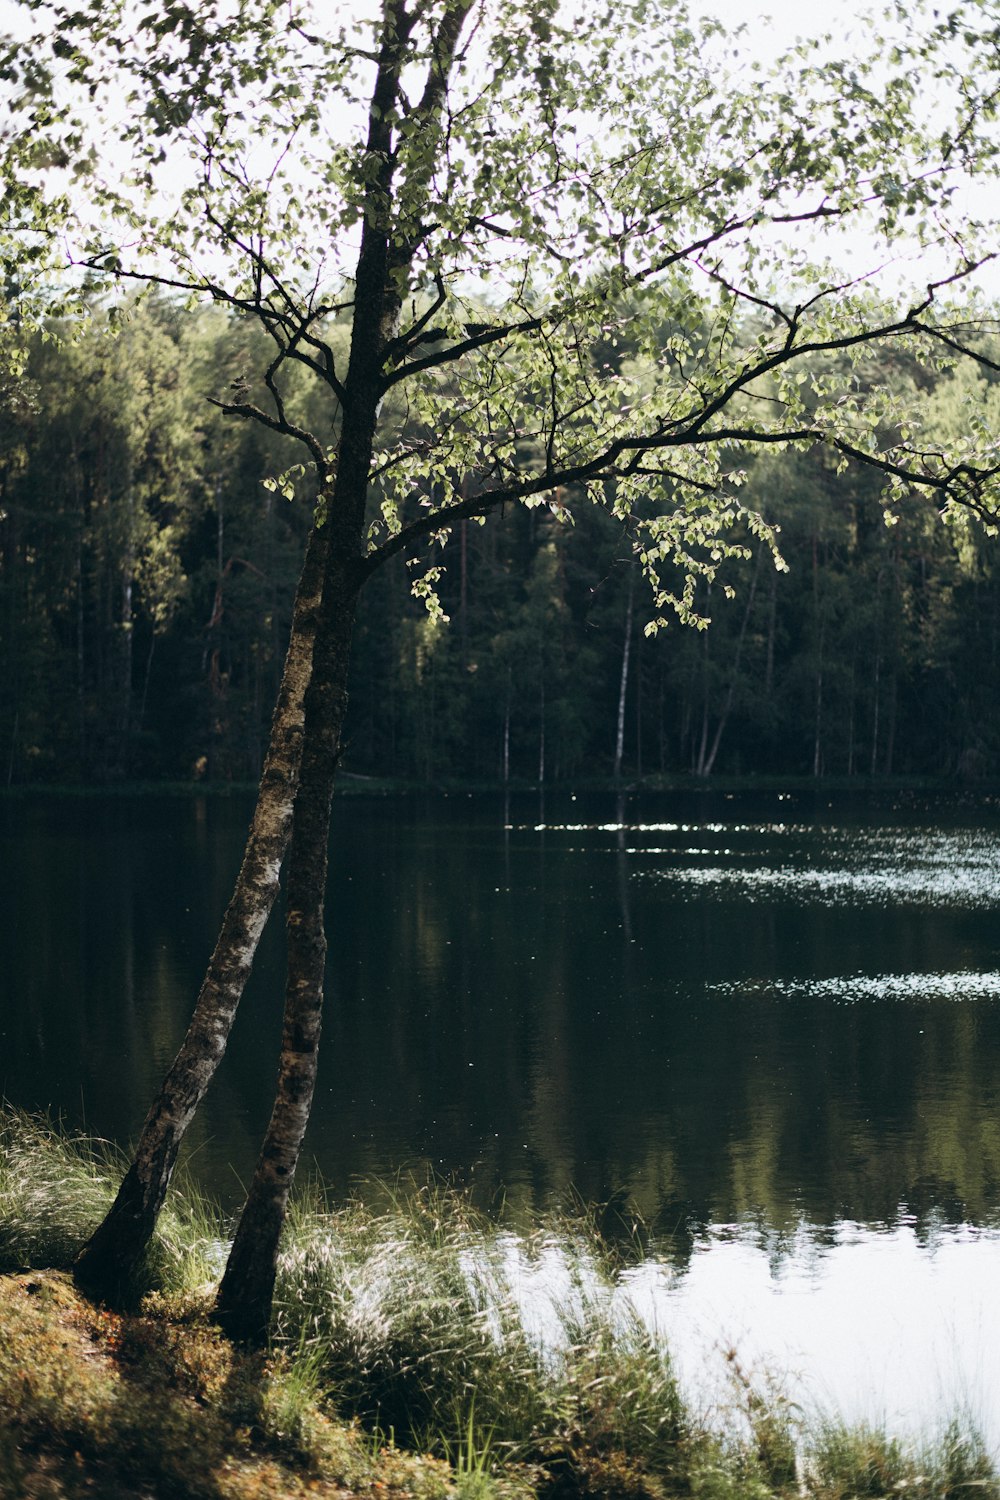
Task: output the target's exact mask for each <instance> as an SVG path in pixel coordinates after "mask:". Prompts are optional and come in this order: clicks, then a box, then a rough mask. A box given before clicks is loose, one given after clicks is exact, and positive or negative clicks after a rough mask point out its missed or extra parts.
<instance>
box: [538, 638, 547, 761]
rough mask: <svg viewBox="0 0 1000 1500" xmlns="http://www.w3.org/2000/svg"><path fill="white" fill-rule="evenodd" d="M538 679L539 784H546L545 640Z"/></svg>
mask: <svg viewBox="0 0 1000 1500" xmlns="http://www.w3.org/2000/svg"><path fill="white" fill-rule="evenodd" d="M540 667H541V672H540V675H539V679H538V785H539V786H544V785H545V647H544V642H543V646H542V652H541V662H540Z"/></svg>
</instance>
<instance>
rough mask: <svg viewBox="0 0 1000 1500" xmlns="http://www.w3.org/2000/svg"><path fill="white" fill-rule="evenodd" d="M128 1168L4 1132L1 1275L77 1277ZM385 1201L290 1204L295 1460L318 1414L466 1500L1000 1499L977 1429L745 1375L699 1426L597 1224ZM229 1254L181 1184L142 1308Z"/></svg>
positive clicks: (282, 1401) (65, 1139)
mask: <svg viewBox="0 0 1000 1500" xmlns="http://www.w3.org/2000/svg"><path fill="white" fill-rule="evenodd" d="M123 1166H124V1163H123V1162H122V1161H121V1159H120V1158H119V1156H118V1154H117V1153H116V1152H114V1151H113V1150H112V1149H111V1148H109V1147H107V1146H103V1145H97V1146H95V1145H94V1144H93V1143H92V1142H88V1141H86V1140H84V1139H82V1138H78V1137H77V1138H75V1137H70V1136H67V1135H66V1134H65V1133H63V1132H62V1131H60V1130H59V1129H58V1128H56V1127H54V1126H53V1125H52V1124H51V1123H50V1122H47V1121H45V1120H39V1119H37V1118H28V1117H25V1116H23V1115H19V1114H16V1113H14V1112H12V1111H7V1112H6V1113H4V1114H2V1115H0V1271H3V1270H10V1269H17V1268H27V1267H31V1268H36V1269H37V1268H39V1267H40V1266H43V1265H56V1266H65V1265H68V1264H69V1263H70V1261H71V1259H72V1255H73V1253H74V1252H75V1250H76V1248H77V1247H78V1246H79V1244H81V1243H82V1242H83V1241H84V1240H85V1239H86V1237H87V1235H88V1234H89V1233H90V1232H91V1230H92V1229H93V1227H94V1226H95V1224H96V1223H97V1222H98V1221H99V1219H100V1217H101V1216H102V1215H103V1213H104V1212H105V1210H106V1208H107V1206H108V1205H109V1203H110V1202H111V1199H112V1196H113V1193H114V1191H115V1189H116V1186H117V1182H118V1180H119V1177H120V1173H121V1171H122V1169H123ZM373 1197H374V1198H375V1199H376V1200H381V1201H382V1203H383V1204H384V1205H385V1206H384V1207H382V1208H380V1209H377V1210H376V1209H373V1208H371V1207H368V1206H366V1205H365V1204H364V1203H362V1202H360V1201H355V1202H351V1203H348V1204H346V1205H345V1204H339V1205H331V1204H330V1202H328V1201H327V1199H326V1198H325V1196H324V1194H323V1192H322V1190H321V1189H320V1188H318V1187H315V1186H314V1187H312V1188H311V1189H308V1190H306V1191H304V1192H303V1193H301V1194H300V1195H299V1196H298V1197H297V1198H296V1200H295V1201H294V1203H293V1206H292V1210H291V1213H290V1216H289V1222H288V1225H287V1232H286V1236H285V1240H284V1244H283V1249H282V1253H281V1258H280V1264H279V1274H278V1283H277V1288H276V1297H275V1315H274V1323H273V1330H272V1337H273V1344H274V1350H275V1354H276V1356H280V1360H279V1366H280V1369H281V1371H282V1374H281V1380H280V1382H279V1383H277V1384H274V1385H273V1386H272V1387H271V1388H270V1390H269V1391H268V1392H267V1393H266V1395H265V1400H264V1406H263V1408H262V1410H264V1411H265V1412H266V1413H267V1417H268V1425H269V1427H270V1429H271V1430H272V1431H273V1432H275V1433H276V1434H278V1435H279V1436H280V1437H281V1438H282V1439H283V1440H284V1441H287V1442H291V1443H293V1444H294V1443H296V1442H299V1441H300V1439H301V1440H302V1441H303V1442H304V1441H305V1438H304V1434H305V1433H306V1432H307V1430H308V1429H309V1424H310V1422H311V1421H312V1418H311V1416H310V1413H311V1412H314V1411H315V1409H316V1405H317V1402H320V1403H322V1404H323V1405H324V1406H325V1407H326V1409H327V1410H335V1411H336V1413H337V1414H338V1415H340V1416H342V1417H344V1418H347V1419H355V1418H357V1419H360V1421H361V1422H362V1423H363V1424H364V1425H365V1426H366V1427H367V1429H368V1430H369V1432H371V1433H373V1434H375V1435H376V1436H375V1437H374V1438H373V1442H375V1443H376V1444H377V1445H378V1447H379V1448H380V1449H381V1448H382V1447H383V1446H387V1447H388V1449H390V1450H392V1451H395V1449H394V1444H396V1443H398V1444H400V1445H401V1446H403V1447H415V1448H416V1449H418V1450H419V1451H421V1452H427V1453H436V1454H437V1455H438V1456H440V1457H443V1458H446V1459H447V1460H448V1461H449V1462H450V1464H451V1465H452V1470H453V1473H454V1476H455V1484H456V1487H457V1488H458V1490H459V1492H460V1494H461V1496H462V1497H464V1500H481V1497H483V1496H486V1495H490V1494H494V1493H495V1492H496V1490H497V1488H498V1487H499V1488H500V1489H504V1488H507V1489H510V1488H511V1486H514V1487H515V1488H517V1487H518V1486H520V1487H521V1488H522V1489H523V1488H524V1487H525V1486H526V1485H527V1486H529V1487H530V1488H532V1489H535V1490H539V1491H542V1492H544V1493H545V1494H547V1495H551V1496H553V1497H561V1496H566V1497H569V1496H575V1495H594V1496H597V1495H603V1496H620V1497H635V1500H642V1497H649V1500H662V1497H664V1496H690V1497H698V1500H767V1497H774V1496H788V1497H790V1496H793V1495H794V1496H807V1497H809V1500H881V1497H883V1496H884V1497H890V1496H913V1497H914V1500H979V1497H980V1496H983V1495H984V1494H988V1495H989V1496H991V1497H993V1496H996V1497H997V1500H1000V1488H998V1485H997V1478H996V1472H995V1469H994V1467H993V1464H992V1462H991V1460H990V1458H989V1456H988V1454H987V1452H986V1450H985V1448H984V1446H983V1444H982V1442H981V1440H980V1439H979V1438H978V1437H977V1435H976V1433H975V1430H974V1428H973V1426H972V1424H971V1423H969V1422H957V1423H953V1424H952V1425H951V1426H950V1427H949V1428H947V1429H946V1430H945V1431H944V1432H943V1433H942V1434H941V1435H940V1436H939V1437H938V1439H937V1440H936V1441H935V1442H934V1443H932V1444H925V1445H924V1446H923V1447H920V1448H917V1449H914V1448H908V1447H907V1446H905V1445H904V1444H903V1443H902V1442H900V1441H899V1440H898V1439H894V1438H893V1437H891V1436H890V1435H888V1434H886V1433H884V1432H881V1431H880V1430H878V1429H877V1428H870V1427H864V1426H861V1427H857V1426H855V1427H847V1426H844V1425H843V1424H840V1423H837V1422H835V1421H825V1422H816V1421H813V1422H812V1423H809V1422H806V1421H805V1420H804V1419H803V1417H802V1415H801V1413H799V1412H798V1411H797V1409H796V1408H795V1407H794V1406H793V1405H792V1403H791V1402H790V1401H789V1400H788V1399H787V1397H786V1396H785V1395H784V1394H783V1392H782V1390H781V1387H780V1384H779V1383H775V1382H768V1381H767V1380H764V1381H760V1380H758V1379H756V1378H754V1377H753V1376H752V1375H751V1374H748V1373H747V1372H745V1371H744V1370H743V1369H742V1367H741V1366H740V1364H739V1361H738V1358H737V1357H736V1356H735V1355H734V1356H733V1358H732V1359H731V1361H730V1373H731V1377H732V1385H733V1392H734V1400H733V1403H732V1408H731V1410H729V1411H727V1418H726V1421H725V1422H723V1423H720V1422H719V1420H718V1414H715V1419H714V1420H712V1421H709V1420H707V1417H705V1416H703V1415H697V1414H695V1413H693V1412H692V1410H691V1409H690V1407H689V1406H688V1405H687V1404H686V1403H685V1401H684V1399H683V1397H682V1393H681V1391H680V1389H679V1387H678V1383H677V1379H676V1375H675V1371H674V1367H673V1364H672V1362H671V1358H670V1351H669V1346H668V1343H667V1341H666V1339H665V1337H664V1336H663V1334H662V1332H661V1331H660V1330H657V1329H652V1328H650V1327H649V1326H648V1324H647V1323H646V1322H645V1321H644V1320H643V1319H642V1317H640V1315H639V1314H638V1312H637V1311H636V1309H635V1307H634V1306H633V1305H632V1304H631V1303H630V1302H629V1299H628V1295H627V1285H626V1281H627V1278H623V1276H622V1268H623V1262H622V1258H621V1254H620V1252H619V1251H618V1250H616V1249H615V1248H614V1247H610V1246H609V1245H608V1243H607V1242H606V1240H605V1239H604V1238H603V1237H602V1236H601V1234H600V1233H599V1232H598V1230H597V1227H596V1225H595V1224H594V1222H593V1221H591V1220H588V1219H587V1217H586V1216H585V1215H580V1216H576V1217H574V1218H573V1219H571V1220H558V1221H557V1220H551V1221H549V1222H547V1223H540V1224H538V1225H536V1226H535V1228H534V1229H532V1230H530V1231H528V1232H523V1231H522V1232H519V1233H516V1234H515V1233H513V1232H512V1231H511V1230H510V1229H508V1228H505V1227H503V1225H501V1224H498V1223H497V1222H495V1221H494V1220H492V1219H489V1218H487V1217H486V1216H484V1215H482V1214H480V1213H478V1212H477V1211H476V1210H475V1209H474V1208H473V1207H472V1206H471V1205H470V1203H469V1202H468V1201H467V1200H466V1199H465V1198H463V1197H462V1196H461V1195H459V1194H456V1193H454V1192H451V1191H447V1190H444V1189H442V1188H440V1187H435V1186H430V1187H427V1186H424V1187H415V1186H414V1187H409V1188H406V1189H401V1188H398V1187H397V1188H395V1189H393V1190H392V1191H387V1190H385V1188H384V1185H383V1188H382V1190H381V1191H380V1192H378V1193H376V1194H373ZM225 1235H226V1228H225V1226H224V1225H223V1223H222V1221H221V1219H220V1217H219V1215H218V1213H217V1211H216V1210H215V1209H214V1207H213V1206H212V1205H211V1204H210V1203H209V1202H207V1201H206V1200H205V1199H204V1198H203V1197H202V1196H201V1195H200V1194H199V1193H198V1192H197V1191H196V1190H195V1188H194V1187H193V1186H192V1185H191V1184H190V1183H185V1182H183V1181H182V1182H181V1184H180V1186H179V1188H178V1189H177V1190H175V1191H173V1192H172V1195H171V1201H170V1206H169V1208H168V1210H167V1211H166V1212H165V1214H164V1215H163V1218H162V1222H161V1227H160V1231H159V1233H158V1236H157V1240H156V1243H155V1245H154V1247H153V1249H152V1251H151V1253H150V1257H149V1260H148V1262H147V1264H146V1266H145V1267H144V1268H143V1273H142V1274H143V1278H144V1280H143V1286H142V1287H140V1288H137V1291H139V1290H143V1289H147V1290H148V1289H150V1288H153V1287H157V1288H160V1289H163V1290H167V1291H191V1290H192V1289H199V1288H200V1289H202V1290H203V1291H204V1292H205V1294H206V1296H207V1295H208V1294H209V1292H210V1289H211V1286H212V1284H213V1282H214V1280H215V1279H216V1278H217V1276H218V1273H219V1271H220V1269H221V1260H222V1256H223V1254H224V1251H225ZM277 1367H278V1366H276V1368H277ZM708 1415H709V1416H711V1415H712V1414H708ZM720 1430H721V1435H720ZM386 1435H388V1438H387V1437H386Z"/></svg>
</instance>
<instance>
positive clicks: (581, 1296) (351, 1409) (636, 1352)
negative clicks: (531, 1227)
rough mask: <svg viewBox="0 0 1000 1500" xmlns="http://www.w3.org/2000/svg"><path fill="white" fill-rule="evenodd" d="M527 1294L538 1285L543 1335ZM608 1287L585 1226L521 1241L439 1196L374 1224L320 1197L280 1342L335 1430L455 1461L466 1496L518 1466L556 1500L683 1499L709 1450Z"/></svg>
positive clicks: (301, 1210)
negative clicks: (677, 1495)
mask: <svg viewBox="0 0 1000 1500" xmlns="http://www.w3.org/2000/svg"><path fill="white" fill-rule="evenodd" d="M525 1277H527V1278H529V1279H531V1278H533V1279H534V1280H535V1281H540V1282H542V1283H546V1282H547V1290H546V1291H545V1293H544V1300H545V1301H546V1304H547V1306H546V1316H545V1320H544V1321H545V1327H544V1330H543V1329H539V1328H534V1327H532V1326H531V1320H530V1318H529V1317H528V1316H527V1315H526V1309H525V1306H524V1304H523V1301H522V1298H521V1297H520V1296H519V1283H520V1282H521V1281H522V1280H523V1279H524V1278H525ZM616 1286H617V1274H616V1261H615V1257H614V1256H607V1255H605V1253H604V1250H603V1247H602V1245H601V1242H600V1241H599V1239H598V1238H597V1237H596V1236H595V1235H594V1233H593V1230H592V1227H591V1226H589V1225H586V1224H581V1225H580V1226H579V1227H578V1229H577V1232H576V1233H575V1234H574V1233H570V1232H567V1229H566V1226H565V1224H560V1225H559V1226H558V1229H556V1230H553V1229H552V1228H551V1227H550V1228H549V1229H539V1230H538V1231H537V1232H536V1233H535V1234H534V1235H533V1236H528V1237H526V1238H525V1237H520V1238H517V1237H515V1236H513V1235H512V1234H511V1233H510V1232H509V1231H505V1230H503V1229H502V1228H499V1227H498V1226H497V1225H496V1224H495V1223H494V1222H492V1221H490V1220H487V1219H486V1218H485V1217H484V1216H482V1215H479V1214H477V1213H476V1212H475V1211H474V1210H473V1209H472V1208H471V1206H470V1205H469V1203H468V1201H467V1200H466V1199H465V1198H463V1197H461V1196H460V1195H457V1194H455V1193H453V1192H449V1191H447V1190H444V1189H441V1188H440V1187H423V1188H415V1189H413V1190H412V1191H410V1192H408V1193H407V1192H399V1193H398V1194H397V1195H396V1197H395V1201H394V1202H392V1203H391V1205H390V1206H389V1207H388V1208H387V1209H386V1210H384V1211H382V1212H379V1213H375V1212H372V1211H371V1210H369V1209H367V1208H365V1207H364V1206H363V1205H361V1204H359V1203H353V1204H351V1205H348V1206H347V1207H342V1208H338V1209H336V1210H333V1211H331V1210H330V1209H329V1208H328V1207H327V1205H326V1204H325V1202H324V1201H323V1200H322V1199H321V1198H317V1197H316V1195H315V1194H314V1195H313V1197H312V1198H311V1199H310V1200H306V1199H301V1200H300V1201H299V1203H298V1205H297V1207H296V1209H295V1210H294V1212H293V1215H292V1219H291V1222H290V1226H289V1233H288V1236H287V1239H286V1244H285V1249H284V1252H283V1255H282V1259H281V1264H280V1270H279V1280H278V1287H277V1295H276V1309H277V1321H276V1336H277V1338H278V1339H279V1340H281V1341H284V1342H285V1344H286V1345H287V1346H291V1347H294V1348H297V1349H300V1350H301V1349H303V1348H306V1347H308V1348H310V1349H314V1350H315V1351H316V1354H317V1360H318V1362H319V1363H320V1364H321V1366H322V1370H323V1373H324V1376H325V1378H326V1379H327V1381H328V1382H329V1389H330V1391H331V1392H332V1394H333V1399H334V1400H335V1401H336V1402H337V1404H338V1407H339V1409H340V1410H341V1411H342V1412H343V1413H345V1414H350V1415H355V1416H357V1417H359V1418H360V1419H361V1420H362V1421H363V1422H365V1423H367V1424H369V1425H370V1426H373V1427H379V1428H381V1429H383V1430H388V1429H391V1430H393V1431H394V1432H395V1433H396V1434H397V1436H398V1437H399V1438H400V1439H401V1441H403V1442H404V1443H417V1444H418V1445H420V1446H422V1447H426V1448H433V1449H434V1450H435V1451H437V1452H439V1453H441V1454H443V1455H445V1456H447V1457H449V1458H450V1459H451V1460H452V1463H453V1466H454V1467H455V1469H456V1473H457V1476H458V1479H459V1480H460V1482H461V1485H462V1488H463V1490H465V1491H468V1493H469V1494H470V1496H471V1495H474V1494H476V1493H478V1492H480V1491H482V1490H484V1489H485V1487H486V1485H487V1481H488V1480H489V1479H490V1478H491V1476H492V1477H494V1478H495V1473H496V1469H497V1466H498V1465H499V1464H500V1463H502V1464H503V1465H504V1466H505V1469H506V1472H507V1473H508V1474H509V1473H511V1472H516V1471H512V1470H511V1464H512V1462H513V1463H518V1464H520V1465H522V1466H526V1469H522V1472H531V1473H533V1474H534V1475H535V1478H536V1481H537V1482H538V1483H540V1484H541V1485H542V1487H543V1488H548V1489H549V1490H551V1491H553V1493H555V1492H557V1491H564V1492H567V1493H569V1492H573V1493H593V1494H597V1493H607V1494H611V1493H614V1494H619V1493H620V1494H626V1493H627V1494H630V1495H640V1494H651V1495H652V1494H654V1493H656V1492H657V1490H656V1486H657V1485H658V1484H660V1483H661V1482H662V1483H669V1484H670V1485H671V1486H674V1487H677V1486H680V1487H682V1488H683V1487H684V1486H685V1485H686V1484H687V1475H688V1472H689V1470H690V1469H691V1466H692V1463H693V1461H694V1458H695V1456H696V1454H698V1453H700V1452H701V1451H702V1450H703V1449H704V1448H705V1446H706V1444H708V1442H709V1439H708V1437H707V1435H706V1434H705V1433H703V1432H702V1431H701V1430H700V1429H698V1428H696V1426H695V1424H694V1423H692V1421H691V1420H690V1418H689V1416H688V1414H687V1413H686V1411H685V1409H684V1405H683V1402H682V1400H681V1397H680V1394H679V1391H678V1387H677V1381H676V1378H675V1374H674V1371H673V1367H672V1364H671V1361H670V1358H669V1354H668V1351H667V1348H666V1344H665V1342H664V1341H663V1339H662V1338H660V1337H659V1336H657V1335H656V1334H654V1333H653V1332H652V1331H651V1330H650V1329H649V1328H647V1327H646V1326H645V1324H644V1323H643V1322H642V1320H641V1319H640V1318H639V1317H638V1315H637V1314H636V1313H635V1312H634V1310H632V1311H630V1310H629V1308H628V1307H627V1305H623V1304H622V1302H621V1299H620V1298H618V1299H616V1297H615V1292H616Z"/></svg>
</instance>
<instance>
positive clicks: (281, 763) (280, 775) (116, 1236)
mask: <svg viewBox="0 0 1000 1500" xmlns="http://www.w3.org/2000/svg"><path fill="white" fill-rule="evenodd" d="M327 547H328V539H327V529H326V528H325V527H323V528H321V529H314V530H313V531H312V532H311V533H310V536H309V543H308V547H307V550H306V557H305V562H304V564H303V568H302V574H301V577H300V579H299V584H298V589H297V591H296V596H295V607H294V611H293V617H292V631H291V638H290V640H289V644H288V652H287V655H286V657H285V667H284V672H283V674H282V680H281V687H280V689H279V693H278V701H277V704H276V706H275V710H274V718H273V720H272V724H271V740H270V744H269V747H268V752H267V757H266V759H265V762H264V771H263V775H262V777H261V782H260V789H259V791H258V794H257V807H256V809H255V811H254V816H253V822H252V823H251V826H250V833H249V837H248V839H247V845H246V850H245V852H244V855H243V863H242V865H241V867H240V873H239V876H238V877H237V881H236V887H235V890H234V892H233V896H232V899H231V901H230V903H229V906H228V908H227V910H226V914H225V917H224V918H223V922H222V929H221V931H220V933H219V938H218V941H217V942H216V945H215V951H214V952H213V954H212V957H211V959H210V961H209V965H208V970H207V972H206V975H205V978H204V981H203V982H202V986H201V990H200V992H199V995H198V999H197V1002H196V1005H195V1010H194V1015H193V1017H192V1020H191V1024H190V1026H189V1027H188V1032H187V1035H186V1036H185V1038H184V1041H183V1043H182V1044H181V1048H180V1051H179V1052H178V1054H177V1056H176V1058H175V1059H174V1062H173V1065H172V1066H171V1068H170V1071H169V1073H168V1074H167V1077H166V1079H165V1081H164V1084H163V1087H162V1088H161V1090H160V1092H159V1094H158V1095H157V1097H156V1099H155V1100H154V1101H153V1104H152V1107H151V1108H150V1111H149V1114H148V1115H147V1116H146V1121H145V1124H144V1125H143V1128H142V1134H141V1136H140V1138H139V1145H138V1148H137V1150H136V1154H135V1157H134V1159H133V1161H132V1164H131V1166H130V1167H129V1169H128V1172H127V1173H126V1175H125V1178H124V1180H123V1182H122V1185H121V1187H120V1188H119V1190H118V1196H117V1198H116V1199H115V1202H114V1204H113V1205H112V1207H111V1209H110V1211H109V1213H108V1215H107V1217H106V1218H105V1219H104V1221H103V1222H102V1223H101V1224H100V1226H99V1227H98V1229H97V1230H96V1231H95V1233H94V1234H93V1235H92V1236H91V1238H90V1239H89V1240H88V1242H87V1243H86V1245H84V1247H83V1249H82V1250H81V1251H80V1253H79V1255H78V1256H77V1259H76V1264H75V1267H74V1274H75V1276H76V1280H77V1282H78V1283H79V1285H80V1286H82V1287H84V1288H85V1289H86V1290H88V1291H91V1292H93V1293H95V1294H97V1295H100V1296H105V1297H111V1298H115V1297H119V1296H121V1295H122V1293H123V1292H125V1291H126V1290H127V1288H128V1286H129V1283H130V1282H131V1280H132V1277H133V1275H134V1272H135V1270H136V1267H137V1266H138V1264H139V1262H140V1260H141V1259H142V1256H143V1254H144V1252H145V1250H146V1247H147V1245H148V1244H149V1241H150V1239H151V1237H152V1234H153V1230H154V1228H155V1225H156V1219H157V1215H158V1214H159V1211H160V1209H161V1207H162V1205H163V1200H164V1197H165V1196H166V1191H167V1188H168V1186H169V1184H170V1178H171V1175H172V1173H173V1169H174V1164H175V1162H176V1160H177V1152H178V1149H179V1147H180V1143H181V1139H182V1137H183V1135H184V1132H185V1130H186V1129H187V1127H188V1125H189V1124H190V1121H191V1118H192V1116H193V1115H194V1112H195V1110H196V1109H197V1107H198V1105H199V1104H200V1102H201V1100H202V1098H203V1097H204V1095H205V1091H206V1089H207V1088H208V1085H209V1083H210V1082H211V1080H212V1078H213V1076H214V1074H215V1071H216V1069H217V1067H218V1065H219V1063H220V1062H221V1060H222V1057H223V1054H224V1053H225V1050H226V1044H227V1042H228V1040H229V1033H230V1031H231V1029H232V1024H233V1020H234V1018H235V1016H236V1010H237V1007H238V1005H239V1002H240V999H241V997H242V994H243V989H244V986H245V984H246V981H247V977H248V976H249V973H250V968H251V965H252V963H253V959H254V955H255V954H256V951H257V944H258V942H259V941H260V936H261V933H262V932H263V930H264V926H265V924H266V922H267V919H268V916H269V915H270V912H271V908H272V906H273V905H274V900H275V896H276V895H277V891H278V875H279V872H280V869H281V862H282V859H283V858H284V854H285V849H286V847H287V845H288V840H289V837H290V834H291V826H292V809H293V805H294V800H295V794H296V789H297V786H298V780H299V765H300V759H301V750H302V729H303V703H304V697H305V690H306V686H307V684H308V681H309V675H310V670H311V666H312V651H313V638H314V634H315V622H316V607H317V603H318V599H319V593H320V589H321V586H322V578H323V572H324V568H325V561H326V553H327Z"/></svg>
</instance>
